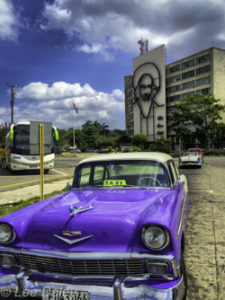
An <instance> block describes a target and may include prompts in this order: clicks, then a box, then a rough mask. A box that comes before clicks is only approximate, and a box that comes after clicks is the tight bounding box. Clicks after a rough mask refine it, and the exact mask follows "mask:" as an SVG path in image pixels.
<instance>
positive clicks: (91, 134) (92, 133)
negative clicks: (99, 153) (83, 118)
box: [82, 120, 99, 149]
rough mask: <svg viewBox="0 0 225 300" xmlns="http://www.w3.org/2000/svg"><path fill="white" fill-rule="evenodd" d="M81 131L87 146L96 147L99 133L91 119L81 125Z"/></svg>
mask: <svg viewBox="0 0 225 300" xmlns="http://www.w3.org/2000/svg"><path fill="white" fill-rule="evenodd" d="M82 133H83V137H84V140H85V144H86V145H87V148H90V149H96V148H98V145H99V139H98V137H99V135H98V129H97V127H96V126H95V125H94V124H93V122H92V121H90V120H88V121H87V122H86V123H85V124H83V125H82Z"/></svg>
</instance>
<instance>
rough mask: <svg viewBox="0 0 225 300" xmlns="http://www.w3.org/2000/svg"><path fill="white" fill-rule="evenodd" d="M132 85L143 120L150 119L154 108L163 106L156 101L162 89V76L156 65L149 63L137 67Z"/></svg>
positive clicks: (135, 101)
mask: <svg viewBox="0 0 225 300" xmlns="http://www.w3.org/2000/svg"><path fill="white" fill-rule="evenodd" d="M146 70H147V72H146ZM132 85H133V90H134V104H135V103H137V104H138V106H139V109H140V112H141V115H142V116H143V118H148V117H149V115H150V113H151V110H152V109H154V106H163V104H158V103H157V101H156V95H157V94H158V92H159V91H160V88H161V76H160V72H159V69H158V67H157V66H156V65H155V64H154V63H152V62H148V63H144V64H142V65H140V66H139V67H137V68H136V70H135V72H134V74H133V77H132Z"/></svg>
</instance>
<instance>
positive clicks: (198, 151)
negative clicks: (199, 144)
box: [189, 149, 200, 154]
mask: <svg viewBox="0 0 225 300" xmlns="http://www.w3.org/2000/svg"><path fill="white" fill-rule="evenodd" d="M189 152H192V153H199V154H200V150H197V149H196V150H189Z"/></svg>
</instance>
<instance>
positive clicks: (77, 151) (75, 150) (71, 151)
mask: <svg viewBox="0 0 225 300" xmlns="http://www.w3.org/2000/svg"><path fill="white" fill-rule="evenodd" d="M70 153H81V150H80V149H72V150H70Z"/></svg>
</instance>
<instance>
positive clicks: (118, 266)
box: [17, 253, 145, 276]
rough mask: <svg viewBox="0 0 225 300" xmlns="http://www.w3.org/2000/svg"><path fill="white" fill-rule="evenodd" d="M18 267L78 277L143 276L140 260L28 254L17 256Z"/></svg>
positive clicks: (142, 263) (143, 267)
mask: <svg viewBox="0 0 225 300" xmlns="http://www.w3.org/2000/svg"><path fill="white" fill-rule="evenodd" d="M17 262H18V264H19V265H20V266H22V267H24V268H27V269H29V270H35V271H39V272H42V273H45V272H48V273H60V274H70V275H74V276H76V275H78V276H87V275H88V276H90V275H95V276H96V275H99V276H101V275H113V276H116V275H125V276H129V275H138V274H143V273H145V272H144V269H145V263H144V261H143V260H142V259H139V258H138V259H136V258H135V259H81V260H80V259H62V258H55V257H43V256H37V255H30V254H22V253H20V254H17Z"/></svg>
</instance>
